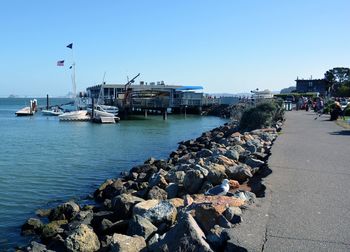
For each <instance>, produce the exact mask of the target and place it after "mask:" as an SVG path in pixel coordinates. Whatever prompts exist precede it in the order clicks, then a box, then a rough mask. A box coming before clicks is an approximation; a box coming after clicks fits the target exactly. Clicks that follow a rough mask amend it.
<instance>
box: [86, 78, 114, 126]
mask: <svg viewBox="0 0 350 252" xmlns="http://www.w3.org/2000/svg"><path fill="white" fill-rule="evenodd" d="M105 75H106V73H105V74H104V76H103V80H102V84H101V89H100V93H99V95H98V99H97V103H96V104H94V105H93V107H94V109H92V108H90V109H88V111H89V112H90V113H91V115H92V118H93V120H95V121H98V122H101V123H114V122H117V121H119V120H120V118H119V117H117V115H118V112H119V109H118V107H115V106H108V105H104V104H103V103H104V102H103V85H104V83H105V82H104V78H105Z"/></svg>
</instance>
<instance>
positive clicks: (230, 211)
mask: <svg viewBox="0 0 350 252" xmlns="http://www.w3.org/2000/svg"><path fill="white" fill-rule="evenodd" d="M224 216H225V217H226V219H227V220H228V221H229V222H231V223H232V224H237V223H240V222H241V216H242V210H241V209H240V208H239V207H229V208H227V209H226V210H225V212H224Z"/></svg>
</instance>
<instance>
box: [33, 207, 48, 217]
mask: <svg viewBox="0 0 350 252" xmlns="http://www.w3.org/2000/svg"><path fill="white" fill-rule="evenodd" d="M50 212H51V209H38V210H36V211H35V214H36V215H37V216H39V217H48V216H49V215H50Z"/></svg>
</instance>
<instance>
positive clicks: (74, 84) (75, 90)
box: [71, 46, 77, 99]
mask: <svg viewBox="0 0 350 252" xmlns="http://www.w3.org/2000/svg"><path fill="white" fill-rule="evenodd" d="M71 49H72V62H73V63H72V85H73V95H74V99H76V98H77V85H76V80H75V60H74V51H73V46H72V48H71Z"/></svg>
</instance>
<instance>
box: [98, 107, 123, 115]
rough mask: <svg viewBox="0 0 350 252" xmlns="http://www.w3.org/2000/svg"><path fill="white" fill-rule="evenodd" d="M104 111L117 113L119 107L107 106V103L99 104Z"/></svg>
mask: <svg viewBox="0 0 350 252" xmlns="http://www.w3.org/2000/svg"><path fill="white" fill-rule="evenodd" d="M99 106H100V107H101V108H102V109H103V110H104V111H106V112H108V113H111V114H114V115H118V113H119V109H118V107H116V106H109V105H99Z"/></svg>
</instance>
